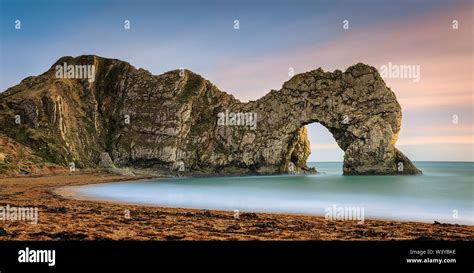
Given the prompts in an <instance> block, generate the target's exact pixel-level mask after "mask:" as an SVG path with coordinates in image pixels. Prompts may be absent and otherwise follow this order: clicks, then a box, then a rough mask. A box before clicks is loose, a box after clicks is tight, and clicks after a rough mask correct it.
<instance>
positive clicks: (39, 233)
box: [0, 171, 474, 240]
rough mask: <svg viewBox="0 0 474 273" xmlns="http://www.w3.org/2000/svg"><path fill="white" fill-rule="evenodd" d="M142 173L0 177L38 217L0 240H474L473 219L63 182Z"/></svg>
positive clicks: (2, 199)
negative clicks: (369, 214)
mask: <svg viewBox="0 0 474 273" xmlns="http://www.w3.org/2000/svg"><path fill="white" fill-rule="evenodd" d="M147 178H151V177H145V176H142V177H139V176H135V177H126V176H118V175H114V174H109V173H105V172H99V171H81V172H76V173H73V174H68V173H65V174H57V175H51V176H37V177H27V176H23V177H0V207H6V206H7V205H10V207H12V206H14V207H38V211H39V221H38V224H31V223H30V222H29V221H18V220H17V221H10V220H0V240H474V226H464V225H451V224H440V223H436V224H428V223H417V222H399V221H381V220H365V223H364V224H358V223H357V221H330V220H326V219H324V217H318V216H304V215H284V214H269V213H245V212H240V219H234V212H233V211H214V210H213V211H209V210H196V209H181V208H163V207H156V206H142V205H131V204H124V203H116V202H111V201H98V200H86V199H88V198H85V197H81V196H77V195H75V194H73V193H72V192H70V191H68V190H67V187H66V188H63V187H64V186H79V185H86V184H97V183H110V182H116V181H126V180H137V179H147ZM72 198H79V199H72ZM81 199H82V200H81Z"/></svg>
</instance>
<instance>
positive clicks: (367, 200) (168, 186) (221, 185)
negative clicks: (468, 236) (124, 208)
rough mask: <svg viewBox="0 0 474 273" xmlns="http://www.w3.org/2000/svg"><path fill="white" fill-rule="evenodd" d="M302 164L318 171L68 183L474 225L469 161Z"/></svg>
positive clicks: (168, 200)
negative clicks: (373, 171) (404, 167)
mask: <svg viewBox="0 0 474 273" xmlns="http://www.w3.org/2000/svg"><path fill="white" fill-rule="evenodd" d="M308 165H309V166H311V167H315V168H316V169H317V170H318V171H320V172H321V174H315V175H278V176H276V175H275V176H245V177H212V178H178V179H159V180H147V181H139V182H120V183H109V184H98V185H87V186H79V187H74V188H73V191H74V192H77V193H79V194H82V195H85V196H88V197H91V198H98V199H106V200H114V201H120V202H129V203H141V204H147V205H158V206H165V207H178V208H197V209H216V210H231V211H233V210H239V211H240V212H270V213H288V214H306V215H321V216H324V215H325V212H326V208H328V207H334V206H336V207H343V208H344V207H358V208H363V209H364V214H365V218H366V219H385V220H401V221H417V222H428V223H433V221H439V222H442V223H457V224H468V225H474V212H473V211H474V198H473V195H474V179H473V174H474V163H473V162H415V165H416V166H417V167H418V168H419V169H421V170H422V171H423V175H418V176H343V175H342V163H341V162H311V163H308Z"/></svg>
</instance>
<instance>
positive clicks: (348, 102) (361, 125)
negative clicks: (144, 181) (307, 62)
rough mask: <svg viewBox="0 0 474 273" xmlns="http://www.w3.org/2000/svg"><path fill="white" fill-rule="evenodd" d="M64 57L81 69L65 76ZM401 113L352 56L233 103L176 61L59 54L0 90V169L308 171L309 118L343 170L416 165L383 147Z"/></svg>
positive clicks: (404, 169)
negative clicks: (155, 67) (329, 140)
mask: <svg viewBox="0 0 474 273" xmlns="http://www.w3.org/2000/svg"><path fill="white" fill-rule="evenodd" d="M69 66H71V67H73V70H74V69H75V68H77V67H79V68H80V69H82V68H84V69H86V68H91V67H92V68H93V69H92V71H91V69H88V70H87V69H86V70H84V71H83V72H84V75H82V76H84V77H77V75H75V74H74V71H68V67H69ZM86 66H87V67H86ZM81 67H82V68H81ZM60 69H62V70H61V71H59V70H60ZM59 72H61V73H59ZM69 72H71V74H69ZM76 72H77V70H76ZM401 118H402V112H401V107H400V105H399V103H398V102H397V99H396V97H395V94H394V93H393V92H392V91H391V90H390V88H388V87H387V86H386V85H385V83H384V81H383V79H382V78H381V77H380V75H379V73H378V72H377V70H376V69H375V68H373V67H371V66H368V65H365V64H361V63H359V64H356V65H354V66H351V67H349V68H348V69H347V70H346V71H345V72H342V71H339V70H336V71H334V72H324V71H323V70H322V69H317V70H313V71H310V72H306V73H302V74H298V75H295V76H294V77H292V78H291V79H290V80H288V81H287V82H285V83H284V84H283V86H282V88H281V89H280V90H271V91H270V92H269V93H268V94H267V95H265V96H264V97H262V98H260V99H258V100H256V101H250V102H246V103H244V102H241V101H239V100H237V99H236V98H234V97H233V96H232V95H230V94H227V93H225V92H223V91H221V90H219V89H218V88H217V87H216V86H214V85H213V84H212V83H211V82H209V81H208V80H206V79H204V78H203V77H201V76H199V75H197V74H195V73H193V72H191V71H188V70H174V71H170V72H167V73H164V74H162V75H157V76H156V75H152V74H151V73H150V72H148V71H146V70H144V69H137V68H135V67H134V66H132V65H131V64H129V63H127V62H124V61H120V60H116V59H107V58H102V57H98V56H92V55H87V56H79V57H76V58H74V57H62V58H60V59H59V60H58V61H57V62H56V63H55V64H53V65H52V66H51V68H50V69H49V70H48V71H46V72H45V73H43V74H41V75H39V76H32V77H28V78H26V79H24V80H23V81H22V82H21V83H20V84H18V85H16V86H13V87H11V88H9V89H7V90H6V91H5V92H3V93H0V121H1V123H2V127H0V137H1V140H2V141H1V143H0V145H1V147H2V149H1V150H0V171H3V172H8V171H10V172H11V171H16V170H17V169H18V166H19V165H28V164H29V165H34V166H36V167H37V168H39V169H41V168H45V166H46V167H48V166H60V167H63V168H107V169H109V170H112V171H114V172H116V173H119V174H133V173H141V174H144V173H145V174H147V173H162V174H163V173H165V174H166V173H167V174H182V175H245V174H278V173H288V172H296V173H297V172H314V171H315V170H314V169H311V168H308V167H307V165H306V161H307V158H308V156H309V154H310V151H311V149H310V143H309V139H308V135H307V131H306V128H305V125H307V124H310V123H314V122H318V123H320V124H322V125H323V126H325V127H326V128H327V129H328V130H329V131H330V132H331V133H332V135H333V136H334V138H335V140H336V142H337V144H338V145H339V147H340V148H341V149H342V150H343V151H344V153H345V155H344V159H343V160H344V167H343V172H344V174H345V175H359V174H418V173H421V172H420V171H419V170H418V169H417V168H416V167H415V166H414V165H413V163H412V162H411V161H410V160H409V159H408V158H407V157H406V156H404V155H403V154H402V153H401V152H400V151H399V150H398V149H397V148H396V147H395V143H396V141H397V136H398V133H399V131H400V125H401ZM7 148H8V149H10V150H11V151H12V152H6V149H7ZM25 157H26V159H25ZM25 162H26V163H25ZM38 166H39V167H38ZM25 168H28V166H26V167H25Z"/></svg>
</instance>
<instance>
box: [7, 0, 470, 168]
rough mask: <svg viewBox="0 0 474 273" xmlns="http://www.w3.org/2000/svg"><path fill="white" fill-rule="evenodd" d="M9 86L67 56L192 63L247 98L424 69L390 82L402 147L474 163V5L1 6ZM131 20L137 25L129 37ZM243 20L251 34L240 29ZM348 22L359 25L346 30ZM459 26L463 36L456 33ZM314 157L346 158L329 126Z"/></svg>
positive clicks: (317, 138) (374, 0)
mask: <svg viewBox="0 0 474 273" xmlns="http://www.w3.org/2000/svg"><path fill="white" fill-rule="evenodd" d="M0 5H1V16H0V17H1V18H0V31H1V32H0V37H1V42H0V54H1V55H0V60H1V65H0V90H1V91H4V90H6V89H7V88H8V87H10V86H13V85H15V84H17V83H19V82H20V81H21V80H22V79H23V78H25V77H28V76H31V75H38V74H41V73H43V72H44V71H46V70H47V69H48V68H49V67H50V66H51V65H52V64H53V63H54V62H55V61H56V60H57V59H59V58H60V57H62V56H67V55H69V56H78V55H82V54H95V55H100V56H103V57H110V58H117V59H122V60H125V61H128V62H130V63H131V64H132V65H134V66H136V67H141V68H144V69H147V70H149V71H150V72H152V73H153V74H161V73H163V72H166V71H169V70H173V69H177V68H180V67H184V68H187V69H190V70H192V71H194V72H196V73H198V74H200V75H202V76H203V77H205V78H207V79H209V80H210V81H211V82H213V83H214V84H215V85H216V86H218V87H219V88H220V89H221V90H223V91H226V92H228V93H231V94H233V95H234V96H235V97H236V98H238V99H240V100H242V101H248V100H255V99H258V98H260V97H262V96H263V95H265V94H266V93H267V92H269V91H270V90H271V89H280V88H281V85H282V84H283V82H284V81H287V80H288V79H289V78H290V77H289V75H288V72H289V69H290V68H293V69H294V71H295V73H301V72H306V71H309V70H313V69H317V68H318V67H322V68H323V69H324V70H326V71H333V70H335V69H340V70H343V71H344V70H345V69H346V68H347V67H349V66H350V65H353V64H355V63H358V62H363V63H366V64H369V65H372V66H374V67H376V68H377V69H379V70H380V68H381V67H382V66H384V65H388V64H389V63H391V64H393V65H415V66H419V68H420V80H419V82H415V81H414V80H413V79H412V78H403V79H396V78H390V77H385V81H386V83H387V85H388V86H389V87H390V88H391V89H392V90H393V91H394V92H395V94H396V96H397V98H398V100H399V102H400V104H401V106H402V111H403V120H402V129H401V132H400V135H399V140H398V142H397V147H398V148H399V149H400V150H401V151H402V152H404V153H405V155H407V156H408V157H409V158H411V159H412V160H415V161H416V160H424V161H433V160H437V161H473V160H474V140H473V126H474V118H473V105H474V100H473V67H472V66H473V62H474V59H473V36H474V35H473V25H472V23H473V22H472V20H473V5H474V4H473V1H470V0H465V1H462V0H461V1H457V0H454V1H424V0H418V1H408V0H407V1H404V0H402V1H383V0H382V1H380V0H346V1H323V0H313V1H304V0H293V1H290V0H282V1H278V0H272V1H258V3H256V2H255V1H223V0H222V1H206V0H203V1H191V0H178V1H176V0H175V1H148V0H137V1H125V0H110V1H101V2H98V1H91V0H86V1H73V0H66V1H57V0H52V1H45V0H35V1H33V0H16V1H13V0H0ZM15 20H20V21H21V29H15ZM124 20H130V27H131V28H130V29H129V30H125V29H124ZM235 20H238V21H239V29H234V24H235ZM344 20H347V21H348V24H349V27H348V29H344V28H343V21H344ZM453 20H456V21H457V29H456V28H453ZM308 128H309V132H310V140H311V144H312V150H313V153H312V155H311V156H310V161H342V155H343V152H342V151H341V150H340V149H339V148H338V147H337V145H336V143H335V141H334V139H333V138H332V136H331V135H330V134H329V132H328V131H327V130H326V129H325V128H324V127H322V126H321V125H319V124H312V125H309V126H308Z"/></svg>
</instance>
